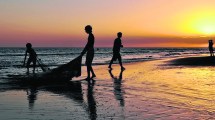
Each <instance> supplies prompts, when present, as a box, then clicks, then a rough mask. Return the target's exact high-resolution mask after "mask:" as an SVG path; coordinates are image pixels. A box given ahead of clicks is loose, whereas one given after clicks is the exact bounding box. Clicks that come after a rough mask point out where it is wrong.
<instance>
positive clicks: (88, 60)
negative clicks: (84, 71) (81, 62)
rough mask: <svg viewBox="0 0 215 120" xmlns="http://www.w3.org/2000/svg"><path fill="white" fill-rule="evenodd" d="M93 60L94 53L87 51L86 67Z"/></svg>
mask: <svg viewBox="0 0 215 120" xmlns="http://www.w3.org/2000/svg"><path fill="white" fill-rule="evenodd" d="M93 58H94V51H88V52H87V55H86V65H91V64H92V62H93Z"/></svg>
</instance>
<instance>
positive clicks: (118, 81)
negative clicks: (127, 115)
mask: <svg viewBox="0 0 215 120" xmlns="http://www.w3.org/2000/svg"><path fill="white" fill-rule="evenodd" d="M123 71H124V70H121V71H120V74H119V77H118V78H117V77H115V76H114V75H113V73H112V70H109V71H108V72H109V74H110V76H111V78H112V79H113V83H114V95H115V98H116V100H119V101H120V106H121V107H124V106H125V101H124V96H123V94H124V92H123V90H122V88H121V86H122V76H123Z"/></svg>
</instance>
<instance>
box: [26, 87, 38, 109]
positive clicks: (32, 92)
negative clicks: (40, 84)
mask: <svg viewBox="0 0 215 120" xmlns="http://www.w3.org/2000/svg"><path fill="white" fill-rule="evenodd" d="M37 92H38V90H37V88H36V87H35V86H31V87H29V88H28V89H27V95H28V98H27V99H28V106H29V109H33V108H34V102H35V100H37Z"/></svg>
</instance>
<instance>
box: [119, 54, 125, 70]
mask: <svg viewBox="0 0 215 120" xmlns="http://www.w3.org/2000/svg"><path fill="white" fill-rule="evenodd" d="M118 60H119V64H120V66H121V70H125V68H124V67H123V66H122V58H121V56H119V58H118Z"/></svg>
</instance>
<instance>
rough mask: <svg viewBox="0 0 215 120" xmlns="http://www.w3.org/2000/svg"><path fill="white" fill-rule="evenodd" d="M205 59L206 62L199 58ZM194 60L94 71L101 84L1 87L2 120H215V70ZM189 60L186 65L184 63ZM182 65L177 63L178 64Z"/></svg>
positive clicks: (161, 61) (76, 83)
mask: <svg viewBox="0 0 215 120" xmlns="http://www.w3.org/2000/svg"><path fill="white" fill-rule="evenodd" d="M200 58H201V60H202V59H204V58H203V57H199V59H200ZM181 59H183V60H182V61H185V63H187V62H189V63H190V64H191V63H193V62H192V61H193V58H192V60H190V59H191V58H190V59H188V58H186V59H185V58H180V59H177V60H175V59H174V60H170V59H168V60H155V61H147V62H138V63H129V64H125V67H126V70H125V71H120V67H119V66H118V65H114V66H113V70H112V71H108V68H107V65H102V66H94V69H95V73H96V75H97V78H96V79H95V82H94V83H93V82H92V83H88V82H87V81H83V80H80V79H83V78H84V77H86V68H85V67H83V70H82V71H83V76H82V77H80V78H76V80H74V81H75V82H69V83H65V84H57V85H46V86H18V85H7V84H4V85H3V84H1V86H0V88H1V89H0V118H1V119H22V120H30V119H31V120H32V119H33V120H34V119H35V120H40V119H62V120H65V119H71V120H75V119H79V120H89V119H91V120H95V119H98V120H101V119H116V120H123V119H126V120H143V119H146V120H154V119H159V120H176V119H177V120H180V119H181V120H184V119H186V120H187V119H192V120H193V119H208V120H210V119H211V120H213V119H215V117H214V116H215V80H214V78H215V68H214V67H213V65H207V66H206V65H201V64H203V63H201V64H198V65H195V66H193V65H185V64H184V63H183V62H181V61H180V60H181ZM184 59H185V60H184ZM194 59H195V60H196V59H197V58H194ZM176 63H177V64H176Z"/></svg>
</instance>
